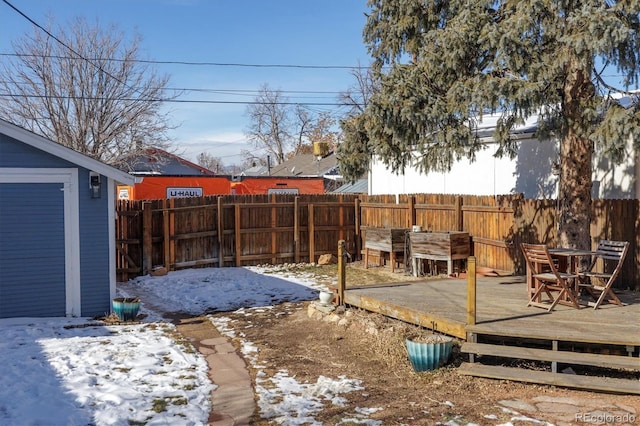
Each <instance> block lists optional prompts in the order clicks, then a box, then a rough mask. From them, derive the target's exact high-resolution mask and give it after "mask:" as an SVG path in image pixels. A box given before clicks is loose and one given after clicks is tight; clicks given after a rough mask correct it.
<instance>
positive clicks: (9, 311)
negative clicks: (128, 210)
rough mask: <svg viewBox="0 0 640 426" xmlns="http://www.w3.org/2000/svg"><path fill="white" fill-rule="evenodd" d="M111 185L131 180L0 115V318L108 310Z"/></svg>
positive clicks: (112, 279)
mask: <svg viewBox="0 0 640 426" xmlns="http://www.w3.org/2000/svg"><path fill="white" fill-rule="evenodd" d="M116 182H119V183H123V184H127V185H133V184H134V183H135V178H134V177H133V176H131V175H129V174H127V173H125V172H123V171H120V170H118V169H116V168H113V167H111V166H108V165H106V164H104V163H102V162H100V161H97V160H94V159H92V158H90V157H88V156H86V155H83V154H81V153H78V152H76V151H73V150H71V149H69V148H66V147H64V146H62V145H60V144H58V143H56V142H53V141H51V140H48V139H46V138H43V137H41V136H38V135H36V134H34V133H32V132H30V131H28V130H25V129H23V128H21V127H18V126H16V125H14V124H12V123H9V122H7V121H4V120H0V318H7V317H59V316H82V317H93V316H100V315H105V314H108V313H109V312H110V309H111V299H113V298H114V297H115V290H116V266H115V253H116V248H115V188H116Z"/></svg>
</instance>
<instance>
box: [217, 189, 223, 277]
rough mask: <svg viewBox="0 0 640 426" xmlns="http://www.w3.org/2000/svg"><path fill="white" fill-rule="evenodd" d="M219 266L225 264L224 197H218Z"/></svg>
mask: <svg viewBox="0 0 640 426" xmlns="http://www.w3.org/2000/svg"><path fill="white" fill-rule="evenodd" d="M217 201H218V266H219V267H221V268H222V267H223V266H224V232H223V230H222V227H223V226H224V225H223V224H224V221H223V220H222V197H218V199H217Z"/></svg>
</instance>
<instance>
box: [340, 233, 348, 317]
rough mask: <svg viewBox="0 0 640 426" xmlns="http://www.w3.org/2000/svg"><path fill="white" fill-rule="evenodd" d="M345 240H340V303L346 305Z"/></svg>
mask: <svg viewBox="0 0 640 426" xmlns="http://www.w3.org/2000/svg"><path fill="white" fill-rule="evenodd" d="M344 247H345V242H344V240H340V241H338V304H340V305H344V290H345V287H346V284H347V277H346V275H347V274H346V268H345V261H344V258H345V256H346V255H347V253H346V252H345V249H344Z"/></svg>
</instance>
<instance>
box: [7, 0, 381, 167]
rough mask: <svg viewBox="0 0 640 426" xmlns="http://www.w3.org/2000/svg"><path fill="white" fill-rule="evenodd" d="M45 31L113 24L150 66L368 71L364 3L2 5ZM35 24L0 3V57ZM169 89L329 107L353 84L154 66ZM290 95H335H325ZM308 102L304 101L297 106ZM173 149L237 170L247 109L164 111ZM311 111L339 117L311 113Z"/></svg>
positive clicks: (295, 75) (161, 0)
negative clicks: (135, 39)
mask: <svg viewBox="0 0 640 426" xmlns="http://www.w3.org/2000/svg"><path fill="white" fill-rule="evenodd" d="M8 1H9V3H11V4H12V5H14V6H15V7H16V8H18V9H19V10H20V11H21V12H23V13H24V14H25V15H27V16H29V17H30V18H31V19H33V20H34V21H36V22H37V23H38V24H40V25H43V26H45V24H46V23H47V20H48V18H49V17H50V18H52V19H53V20H54V22H55V23H56V24H61V25H64V24H65V23H67V22H69V21H70V19H71V18H73V17H76V16H83V17H85V18H87V20H88V21H90V22H92V21H94V20H96V19H97V20H98V21H99V22H100V24H101V25H103V26H105V27H106V26H108V25H111V24H116V25H117V26H118V28H119V29H120V30H122V31H124V32H125V33H126V34H128V35H131V34H133V32H134V31H135V32H137V33H139V34H140V35H141V36H142V44H141V50H142V56H143V57H144V59H150V60H155V61H179V62H209V63H218V64H247V65H274V64H275V65H304V66H344V67H348V66H353V67H355V66H358V65H359V64H360V65H363V66H365V65H367V64H368V63H369V62H370V59H369V56H368V55H367V52H366V48H365V46H364V44H363V43H362V29H363V27H364V23H365V17H364V12H365V11H366V0H321V1H309V0H108V1H107V0H100V1H97V0H96V1H88V0H55V1H54V0H39V1H33V0H8ZM31 31H32V27H31V24H30V23H29V22H28V21H27V20H26V19H25V18H23V17H22V16H20V15H19V14H18V13H16V12H15V11H14V10H12V9H11V8H10V7H9V6H8V5H6V4H5V3H3V2H0V53H11V52H12V49H11V41H13V40H15V39H17V38H19V37H21V36H22V35H24V34H27V33H31ZM156 69H157V70H158V71H159V72H160V73H166V74H169V75H170V76H171V81H170V84H169V86H170V87H175V88H188V89H214V90H220V91H225V90H227V91H228V90H248V91H252V92H250V93H237V92H232V93H231V94H220V93H215V94H212V93H207V94H198V93H196V92H185V94H184V95H183V96H182V98H181V99H182V100H212V101H234V102H238V101H240V102H242V101H251V100H253V98H254V97H255V96H256V93H255V91H257V90H259V88H260V87H261V86H262V85H263V84H268V85H269V87H270V88H271V89H274V90H281V91H283V92H284V95H285V96H287V97H288V98H289V99H290V100H291V101H294V102H295V101H299V102H317V103H334V102H335V101H336V97H337V92H340V91H344V90H346V89H347V88H348V87H349V86H351V85H352V84H354V83H355V80H354V78H353V76H352V75H351V72H350V70H349V69H327V68H324V69H323V68H320V69H317V68H316V69H313V68H304V67H295V68H272V67H238V66H193V65H169V64H159V65H156ZM289 91H291V92H293V91H307V92H336V93H335V94H334V93H322V94H307V95H303V94H299V93H287V92H289ZM303 96H304V97H303ZM167 107H168V108H169V109H170V111H171V116H172V123H173V124H176V125H179V126H180V127H178V128H177V129H176V130H175V131H173V132H172V137H173V138H174V139H175V143H176V146H177V147H178V149H179V150H180V151H179V152H181V153H183V155H184V157H185V158H188V159H190V160H195V157H196V155H197V154H198V153H200V152H208V153H210V154H211V155H213V156H216V157H221V158H222V160H223V162H224V163H225V164H227V165H229V164H233V163H238V164H239V163H240V162H241V160H242V159H241V156H240V155H239V154H240V151H241V150H242V149H247V148H248V146H247V145H246V143H245V137H244V131H245V130H246V128H247V126H248V120H247V117H246V115H245V112H246V105H245V104H224V103H221V104H197V103H189V102H185V103H173V104H169V105H167ZM311 108H312V110H313V111H323V110H326V109H330V110H335V108H334V107H331V106H311Z"/></svg>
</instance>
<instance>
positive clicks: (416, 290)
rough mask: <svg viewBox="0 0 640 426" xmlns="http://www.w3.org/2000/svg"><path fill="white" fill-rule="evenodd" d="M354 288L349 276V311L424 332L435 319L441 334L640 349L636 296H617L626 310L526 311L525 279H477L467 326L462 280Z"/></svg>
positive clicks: (639, 311) (639, 301)
mask: <svg viewBox="0 0 640 426" xmlns="http://www.w3.org/2000/svg"><path fill="white" fill-rule="evenodd" d="M358 285H359V284H358V283H357V282H353V283H351V282H349V277H348V276H347V288H346V291H345V303H347V304H348V305H353V306H358V307H361V308H364V309H368V310H373V311H378V310H387V311H390V313H391V314H392V315H390V316H395V315H400V316H403V317H404V318H399V319H402V320H405V321H408V322H413V323H416V324H418V322H417V321H427V322H426V323H421V324H420V325H423V326H427V327H429V326H430V320H431V321H432V320H433V319H436V320H437V321H439V326H440V331H444V329H443V327H444V328H446V329H448V328H451V329H452V330H454V329H455V330H459V327H460V326H462V327H463V328H465V329H466V331H467V332H476V333H482V334H493V335H498V336H511V337H521V338H533V339H545V340H560V341H570V342H585V343H596V344H612V345H629V346H640V293H635V292H631V291H618V292H616V294H617V295H618V296H619V297H620V299H621V300H622V301H623V302H624V303H627V305H626V306H617V305H609V304H603V305H601V306H600V308H599V309H597V310H594V309H593V308H583V309H575V308H572V307H569V306H563V305H558V306H557V307H556V308H555V310H554V311H552V312H547V311H546V310H543V309H540V308H535V307H527V302H528V300H527V289H526V280H525V277H524V276H508V277H478V279H477V286H476V294H477V302H476V311H477V316H476V325H473V326H469V325H466V320H467V311H466V309H467V281H466V280H464V279H450V278H438V279H429V280H424V281H408V282H406V283H402V285H397V283H396V284H395V285H389V286H383V285H377V286H375V287H367V286H361V287H359V288H356V287H357V286H358ZM372 308H373V309H372ZM381 313H385V312H381ZM385 314H387V313H385ZM396 317H397V316H396ZM412 319H413V320H412ZM452 335H456V334H452ZM456 336H457V337H462V336H458V335H456Z"/></svg>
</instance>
